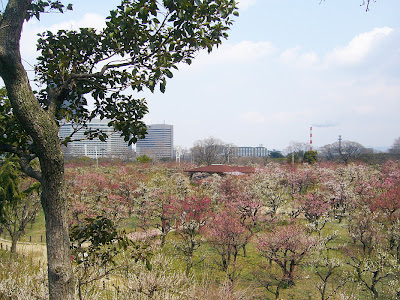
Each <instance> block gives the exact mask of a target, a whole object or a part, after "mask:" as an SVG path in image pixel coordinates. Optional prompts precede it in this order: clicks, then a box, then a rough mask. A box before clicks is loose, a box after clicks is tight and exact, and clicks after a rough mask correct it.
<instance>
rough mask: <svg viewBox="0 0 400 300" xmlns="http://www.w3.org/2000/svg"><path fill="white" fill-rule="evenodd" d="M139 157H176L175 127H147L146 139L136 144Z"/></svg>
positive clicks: (155, 125)
mask: <svg viewBox="0 0 400 300" xmlns="http://www.w3.org/2000/svg"><path fill="white" fill-rule="evenodd" d="M136 154H137V156H141V155H147V156H149V157H151V158H156V159H160V158H173V157H174V127H173V125H167V124H153V125H147V134H146V137H145V138H144V139H142V140H138V141H137V142H136Z"/></svg>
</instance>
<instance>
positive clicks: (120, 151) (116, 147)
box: [59, 119, 131, 158]
mask: <svg viewBox="0 0 400 300" xmlns="http://www.w3.org/2000/svg"><path fill="white" fill-rule="evenodd" d="M108 122H110V120H104V119H103V120H100V119H94V120H92V121H91V122H90V123H89V124H88V127H89V128H91V129H94V130H96V129H98V130H102V131H103V132H105V133H107V134H108V136H109V137H108V139H107V140H106V141H105V142H102V141H101V140H100V139H99V138H95V139H93V140H88V139H86V137H85V135H84V131H85V129H80V130H79V131H77V132H76V133H75V134H74V135H73V137H72V140H73V142H71V143H68V147H67V148H66V151H65V152H66V155H69V156H87V157H90V158H98V157H118V156H121V155H125V154H126V153H128V152H129V150H130V149H131V147H130V146H129V145H128V142H125V141H124V138H123V137H122V136H121V134H120V133H119V132H115V131H114V128H112V127H110V126H108ZM73 131H74V128H73V127H72V125H71V124H65V125H63V126H61V127H60V133H59V136H60V139H62V140H63V139H65V138H66V137H68V136H70V135H71V133H72V132H73Z"/></svg>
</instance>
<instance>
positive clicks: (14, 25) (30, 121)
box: [0, 0, 74, 300]
mask: <svg viewBox="0 0 400 300" xmlns="http://www.w3.org/2000/svg"><path fill="white" fill-rule="evenodd" d="M30 4H31V1H29V0H9V1H8V4H7V8H6V10H5V11H4V13H3V16H2V18H0V76H1V77H2V78H3V80H4V83H5V85H6V89H7V95H8V98H9V99H10V102H11V105H12V107H13V113H14V114H15V116H16V118H17V119H18V121H19V122H20V124H21V125H22V126H23V128H24V129H25V131H26V133H27V134H28V135H29V136H30V137H31V138H32V144H31V145H30V149H31V151H32V153H34V154H35V155H36V156H37V157H38V158H39V161H40V167H41V170H40V172H31V173H30V174H29V175H31V176H34V177H35V178H37V179H39V180H40V182H41V184H42V195H41V203H42V206H43V210H44V213H45V219H46V239H47V240H46V241H47V260H48V279H49V294H50V299H51V300H53V299H60V300H61V299H62V300H65V299H67V300H68V299H73V298H74V285H73V276H72V266H71V260H70V249H69V236H68V226H67V201H66V195H65V191H64V157H63V152H62V149H61V145H60V139H59V137H58V126H57V124H56V122H55V118H54V114H52V112H51V111H49V110H44V109H43V108H42V107H41V105H40V103H39V101H38V100H37V99H36V97H35V95H34V94H33V92H32V89H31V86H30V83H29V79H28V76H27V74H26V71H25V69H24V67H23V65H22V63H21V55H20V49H19V40H20V37H21V30H22V24H23V22H24V19H25V16H26V13H27V10H28V8H29V6H30Z"/></svg>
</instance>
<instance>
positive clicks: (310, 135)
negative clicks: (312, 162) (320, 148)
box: [310, 126, 312, 151]
mask: <svg viewBox="0 0 400 300" xmlns="http://www.w3.org/2000/svg"><path fill="white" fill-rule="evenodd" d="M310 151H312V126H311V127H310Z"/></svg>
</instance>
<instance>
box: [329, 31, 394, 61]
mask: <svg viewBox="0 0 400 300" xmlns="http://www.w3.org/2000/svg"><path fill="white" fill-rule="evenodd" d="M393 31H394V30H393V29H392V28H389V27H383V28H375V29H374V30H372V31H369V32H365V33H362V34H359V35H357V36H356V37H354V38H353V39H352V40H351V41H350V43H349V44H348V45H347V46H345V47H340V48H335V49H334V50H333V51H332V52H331V53H328V54H327V56H326V61H327V63H328V64H342V65H343V64H344V65H352V64H358V63H361V62H362V61H363V60H364V59H365V58H366V57H367V56H368V54H369V53H370V52H371V51H372V50H373V49H374V47H375V46H377V45H378V44H379V43H380V42H381V41H382V40H383V39H384V38H385V37H387V36H388V35H390V34H391V33H392V32H393Z"/></svg>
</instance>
